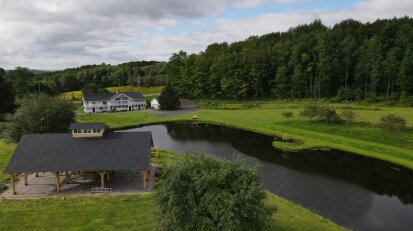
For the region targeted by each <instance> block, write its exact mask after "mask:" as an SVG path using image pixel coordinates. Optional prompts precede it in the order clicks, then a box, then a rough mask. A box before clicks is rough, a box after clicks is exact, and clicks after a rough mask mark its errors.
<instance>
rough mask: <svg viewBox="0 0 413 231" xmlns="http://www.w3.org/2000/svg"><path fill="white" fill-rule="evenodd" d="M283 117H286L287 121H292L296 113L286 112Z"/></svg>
mask: <svg viewBox="0 0 413 231" xmlns="http://www.w3.org/2000/svg"><path fill="white" fill-rule="evenodd" d="M282 115H283V116H284V118H286V119H287V120H290V118H291V117H293V115H294V113H293V112H290V111H284V112H283V113H282Z"/></svg>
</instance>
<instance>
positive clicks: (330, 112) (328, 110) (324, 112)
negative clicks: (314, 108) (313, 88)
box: [318, 106, 340, 123]
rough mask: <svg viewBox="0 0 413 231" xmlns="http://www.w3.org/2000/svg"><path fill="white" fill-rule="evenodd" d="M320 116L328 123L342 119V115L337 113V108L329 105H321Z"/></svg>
mask: <svg viewBox="0 0 413 231" xmlns="http://www.w3.org/2000/svg"><path fill="white" fill-rule="evenodd" d="M318 117H320V119H321V120H323V121H326V122H327V123H332V122H338V121H340V117H339V116H338V115H337V112H336V109H334V108H332V107H327V106H324V107H319V109H318Z"/></svg>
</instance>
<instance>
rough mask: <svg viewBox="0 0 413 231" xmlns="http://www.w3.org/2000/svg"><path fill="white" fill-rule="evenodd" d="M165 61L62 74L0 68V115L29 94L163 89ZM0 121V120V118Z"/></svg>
mask: <svg viewBox="0 0 413 231" xmlns="http://www.w3.org/2000/svg"><path fill="white" fill-rule="evenodd" d="M165 83H166V62H156V61H137V62H129V63H123V64H119V65H110V64H104V63H103V64H100V65H85V66H81V67H77V68H69V69H65V70H62V71H53V72H41V71H32V70H30V69H28V68H25V67H17V68H15V69H13V70H8V71H6V70H4V69H2V68H0V99H1V101H2V102H3V103H2V105H1V106H0V115H1V114H3V113H9V112H12V111H13V106H14V103H15V98H21V97H22V96H24V95H27V94H30V93H45V94H49V95H56V94H59V93H60V92H65V91H75V90H85V91H87V92H98V91H100V90H101V89H103V88H105V87H112V86H125V85H131V86H144V87H151V86H163V85H165ZM0 120H1V118H0Z"/></svg>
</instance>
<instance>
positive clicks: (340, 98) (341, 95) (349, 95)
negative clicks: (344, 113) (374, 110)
mask: <svg viewBox="0 0 413 231" xmlns="http://www.w3.org/2000/svg"><path fill="white" fill-rule="evenodd" d="M358 98H359V97H358V95H357V93H356V91H354V90H352V89H350V88H347V89H345V88H344V87H341V88H340V89H338V91H337V96H336V101H337V102H351V101H355V100H358Z"/></svg>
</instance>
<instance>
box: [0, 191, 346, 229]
mask: <svg viewBox="0 0 413 231" xmlns="http://www.w3.org/2000/svg"><path fill="white" fill-rule="evenodd" d="M267 203H270V204H273V205H276V206H277V208H278V211H277V213H275V214H274V215H273V217H272V220H271V221H270V223H269V224H268V225H269V228H268V230H280V231H282V230H285V231H290V230H297V231H298V230H300V231H301V230H314V231H316V230H320V231H321V230H345V229H344V228H343V227H341V226H338V225H336V224H334V223H332V222H331V221H329V220H327V219H325V218H323V217H321V216H319V215H317V214H315V213H312V212H310V211H308V210H307V209H304V208H303V207H301V206H298V205H295V204H293V203H291V202H289V201H286V200H285V199H283V198H280V197H278V196H275V195H274V194H271V193H268V199H267ZM155 206H156V204H155V202H154V200H153V196H152V193H145V194H139V195H119V196H66V197H65V200H64V201H62V200H61V199H60V198H59V197H50V198H42V199H27V200H6V201H3V202H1V203H0V230H64V231H66V230H88V231H92V230H99V231H101V230H145V231H150V230H156V223H155V208H156V207H155Z"/></svg>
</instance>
